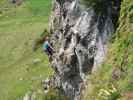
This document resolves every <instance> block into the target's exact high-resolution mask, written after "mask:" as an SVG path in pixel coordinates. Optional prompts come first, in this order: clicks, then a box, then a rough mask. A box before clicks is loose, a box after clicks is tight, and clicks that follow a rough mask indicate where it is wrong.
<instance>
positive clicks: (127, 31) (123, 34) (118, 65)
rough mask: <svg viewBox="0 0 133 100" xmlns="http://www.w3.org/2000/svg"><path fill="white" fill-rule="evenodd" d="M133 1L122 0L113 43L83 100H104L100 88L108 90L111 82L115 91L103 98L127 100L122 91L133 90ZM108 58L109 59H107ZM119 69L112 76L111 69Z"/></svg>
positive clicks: (107, 99) (93, 76)
mask: <svg viewBox="0 0 133 100" xmlns="http://www.w3.org/2000/svg"><path fill="white" fill-rule="evenodd" d="M132 5H133V1H132V0H123V2H122V5H121V12H120V18H119V23H120V24H119V27H118V29H117V32H116V37H115V39H114V40H113V43H112V44H110V46H109V49H108V50H109V51H108V55H107V57H106V60H105V62H104V63H103V65H102V67H101V69H100V70H99V71H98V72H97V73H95V74H94V75H92V76H91V77H92V78H91V82H92V83H93V84H92V86H91V87H92V89H91V90H90V88H88V90H87V93H88V94H86V96H85V99H84V100H91V99H92V100H93V99H97V100H104V99H103V98H102V99H101V97H99V96H98V94H99V92H100V90H101V89H103V90H106V91H109V90H110V86H111V84H113V86H114V87H115V88H116V90H117V91H116V92H113V93H112V94H111V95H108V96H105V97H106V99H105V100H117V99H118V98H119V99H120V100H127V99H122V98H126V97H123V96H122V94H123V93H127V92H130V91H133V85H132V82H133V74H132V73H133V53H132V52H133V45H132V44H133V23H132V22H133V19H132V15H133V6H132ZM108 58H109V59H108ZM115 69H119V70H120V75H118V76H119V78H118V79H117V80H116V79H114V78H113V71H114V70H115Z"/></svg>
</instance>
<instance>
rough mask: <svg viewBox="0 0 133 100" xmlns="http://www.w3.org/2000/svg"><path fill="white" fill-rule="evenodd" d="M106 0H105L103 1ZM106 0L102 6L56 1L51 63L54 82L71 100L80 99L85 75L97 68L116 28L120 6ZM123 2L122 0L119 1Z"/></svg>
mask: <svg viewBox="0 0 133 100" xmlns="http://www.w3.org/2000/svg"><path fill="white" fill-rule="evenodd" d="M101 1H102V0H101ZM112 1H113V0H103V2H102V3H100V5H99V6H100V7H102V8H103V9H99V10H97V9H95V8H94V7H88V6H86V5H85V4H84V3H82V1H79V0H53V8H52V16H51V19H50V31H51V32H52V37H51V43H52V44H53V47H54V49H55V53H54V54H53V60H52V62H51V64H52V67H53V69H54V70H55V80H54V83H55V85H56V87H58V88H59V89H60V90H61V91H62V93H63V94H64V95H66V96H68V97H69V98H70V100H79V99H80V95H81V93H82V92H81V91H82V90H83V89H84V88H85V85H84V84H85V80H86V78H85V76H86V75H87V74H89V73H91V72H92V71H95V70H96V69H97V66H98V65H99V64H101V62H102V61H103V58H104V56H105V55H106V52H107V43H108V40H109V38H110V36H111V35H112V33H113V32H114V31H115V26H116V21H117V17H115V20H114V18H113V17H114V16H118V14H119V6H120V4H118V3H120V2H117V4H118V5H119V6H116V5H114V4H116V3H114V4H113V3H112ZM118 1H119V0H118Z"/></svg>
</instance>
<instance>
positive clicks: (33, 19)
mask: <svg viewBox="0 0 133 100" xmlns="http://www.w3.org/2000/svg"><path fill="white" fill-rule="evenodd" d="M50 6H51V0H27V1H25V2H24V3H23V4H22V5H21V6H19V7H15V6H14V5H12V4H9V3H8V2H7V1H6V0H1V1H0V7H1V11H2V14H1V15H0V100H22V97H23V96H24V95H25V93H27V92H28V91H35V92H37V91H41V92H39V93H38V95H42V90H41V83H40V82H41V80H42V79H45V78H46V77H48V76H50V75H51V74H52V69H51V68H50V67H49V65H48V64H49V62H48V58H47V56H46V55H45V54H44V53H43V52H42V50H41V49H39V50H38V51H37V52H33V51H32V44H33V41H34V40H35V39H36V38H37V37H39V35H40V33H41V32H43V29H44V28H47V26H48V16H49V14H50ZM5 8H7V9H6V10H5ZM35 59H40V62H39V63H37V64H34V63H33V62H34V60H35ZM38 100H40V99H39V97H38Z"/></svg>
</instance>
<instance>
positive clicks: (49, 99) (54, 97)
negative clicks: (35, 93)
mask: <svg viewBox="0 0 133 100" xmlns="http://www.w3.org/2000/svg"><path fill="white" fill-rule="evenodd" d="M44 100H68V99H66V98H65V97H64V96H63V95H61V94H60V93H59V91H58V90H54V89H51V90H50V91H49V92H48V93H47V94H46V95H45V97H44Z"/></svg>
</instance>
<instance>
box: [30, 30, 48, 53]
mask: <svg viewBox="0 0 133 100" xmlns="http://www.w3.org/2000/svg"><path fill="white" fill-rule="evenodd" d="M48 34H49V32H48V31H47V29H44V31H43V32H42V33H41V34H40V36H39V37H38V38H37V39H36V40H35V41H34V42H33V47H32V49H33V51H36V50H37V49H38V48H39V46H40V45H41V44H43V42H44V40H45V37H46V35H48Z"/></svg>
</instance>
